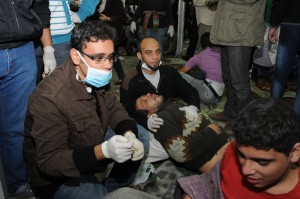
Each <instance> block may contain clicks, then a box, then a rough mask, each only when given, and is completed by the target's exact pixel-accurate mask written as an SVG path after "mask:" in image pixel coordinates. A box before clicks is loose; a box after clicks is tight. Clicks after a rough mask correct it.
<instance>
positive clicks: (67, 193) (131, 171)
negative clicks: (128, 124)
mask: <svg viewBox="0 0 300 199" xmlns="http://www.w3.org/2000/svg"><path fill="white" fill-rule="evenodd" d="M137 127H138V139H139V140H140V141H141V142H142V143H143V144H144V149H145V154H146V153H147V151H148V149H149V133H148V132H147V130H146V129H145V128H144V127H142V126H140V125H137ZM114 135H115V132H114V131H113V130H112V129H110V128H109V129H108V130H107V131H106V134H105V140H109V139H110V138H111V137H112V136H114ZM141 162H142V160H138V161H131V160H129V161H126V162H124V163H117V162H115V163H114V165H113V167H112V169H111V171H110V173H109V175H108V177H107V178H106V179H105V180H104V181H103V182H100V181H99V180H98V179H97V178H96V177H95V176H94V175H82V176H80V177H78V178H72V179H70V180H67V181H66V182H65V183H64V184H63V185H61V186H60V187H59V188H58V190H57V191H56V193H55V194H54V198H55V199H100V198H103V197H104V196H105V195H107V194H108V193H110V192H112V191H114V190H116V189H118V188H121V187H126V186H129V185H130V184H131V183H132V182H133V181H134V178H135V176H136V174H137V171H138V169H139V166H140V164H141Z"/></svg>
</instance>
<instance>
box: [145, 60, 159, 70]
mask: <svg viewBox="0 0 300 199" xmlns="http://www.w3.org/2000/svg"><path fill="white" fill-rule="evenodd" d="M142 62H143V61H142ZM161 64H162V62H161V61H160V62H159V64H158V66H157V67H152V66H148V65H147V64H146V63H145V62H143V63H142V68H144V69H146V70H152V71H157V70H158V69H159V66H160V65H161Z"/></svg>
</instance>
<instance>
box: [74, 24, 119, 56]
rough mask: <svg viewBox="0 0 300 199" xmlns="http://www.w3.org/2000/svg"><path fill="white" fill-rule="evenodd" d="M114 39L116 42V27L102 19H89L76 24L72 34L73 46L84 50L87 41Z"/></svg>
mask: <svg viewBox="0 0 300 199" xmlns="http://www.w3.org/2000/svg"><path fill="white" fill-rule="evenodd" d="M99 40H102V41H105V40H112V41H113V42H114V43H115V42H116V31H115V29H114V28H113V27H112V26H110V25H108V24H107V23H105V22H101V21H100V20H88V21H84V22H82V23H79V24H77V25H76V26H75V28H74V29H73V31H72V36H71V48H75V49H76V50H79V51H80V50H82V48H83V47H84V46H85V44H86V43H87V42H98V41H99Z"/></svg>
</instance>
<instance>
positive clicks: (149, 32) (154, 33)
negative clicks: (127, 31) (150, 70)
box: [139, 26, 167, 59]
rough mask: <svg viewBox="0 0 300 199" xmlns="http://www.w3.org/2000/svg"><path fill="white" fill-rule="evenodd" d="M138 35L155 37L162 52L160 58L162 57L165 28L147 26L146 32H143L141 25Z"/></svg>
mask: <svg viewBox="0 0 300 199" xmlns="http://www.w3.org/2000/svg"><path fill="white" fill-rule="evenodd" d="M139 35H140V37H145V36H151V37H154V38H155V39H157V41H158V43H159V47H160V50H161V52H162V59H163V58H164V40H165V37H166V35H167V28H158V29H157V30H154V29H152V28H147V29H146V32H145V33H143V30H142V27H141V26H140V28H139Z"/></svg>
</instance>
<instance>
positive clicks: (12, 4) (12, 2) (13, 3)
mask: <svg viewBox="0 0 300 199" xmlns="http://www.w3.org/2000/svg"><path fill="white" fill-rule="evenodd" d="M10 3H11V7H12V10H13V13H14V16H15V19H16V23H17V27H18V31H17V38H18V39H19V37H20V34H19V33H20V24H19V20H18V17H17V15H16V11H15V8H14V5H15V2H14V1H11V2H10Z"/></svg>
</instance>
